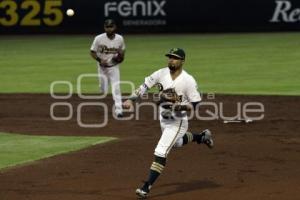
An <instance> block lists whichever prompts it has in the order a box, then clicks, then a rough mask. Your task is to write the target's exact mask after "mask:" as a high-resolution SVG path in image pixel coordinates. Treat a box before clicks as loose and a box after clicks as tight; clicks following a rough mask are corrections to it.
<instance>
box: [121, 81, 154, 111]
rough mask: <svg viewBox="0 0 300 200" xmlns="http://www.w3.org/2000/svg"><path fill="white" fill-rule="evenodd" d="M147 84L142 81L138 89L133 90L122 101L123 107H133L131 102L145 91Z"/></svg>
mask: <svg viewBox="0 0 300 200" xmlns="http://www.w3.org/2000/svg"><path fill="white" fill-rule="evenodd" d="M148 89H149V88H148V86H147V85H146V84H145V83H144V84H142V85H140V87H139V88H138V89H136V90H135V92H134V93H133V94H132V95H131V96H130V97H129V98H128V99H127V100H126V101H124V102H123V105H122V106H123V108H125V109H131V108H132V107H133V103H134V102H135V101H136V100H138V99H139V97H141V96H142V95H143V94H145V92H147V90H148Z"/></svg>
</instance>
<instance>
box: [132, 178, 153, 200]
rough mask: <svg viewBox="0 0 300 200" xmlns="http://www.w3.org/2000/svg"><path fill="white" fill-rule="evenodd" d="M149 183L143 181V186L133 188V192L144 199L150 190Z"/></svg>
mask: <svg viewBox="0 0 300 200" xmlns="http://www.w3.org/2000/svg"><path fill="white" fill-rule="evenodd" d="M150 188H151V185H149V183H148V182H145V183H144V185H143V187H141V188H138V189H136V190H135V194H136V195H137V196H138V199H146V198H147V196H148V194H149V192H150Z"/></svg>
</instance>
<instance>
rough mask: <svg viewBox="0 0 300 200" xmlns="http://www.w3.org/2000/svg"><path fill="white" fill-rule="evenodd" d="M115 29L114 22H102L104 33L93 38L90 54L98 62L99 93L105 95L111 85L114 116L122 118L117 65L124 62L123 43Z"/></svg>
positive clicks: (109, 20) (118, 66)
mask: <svg viewBox="0 0 300 200" xmlns="http://www.w3.org/2000/svg"><path fill="white" fill-rule="evenodd" d="M116 28H117V26H116V23H115V21H114V20H112V19H107V20H106V21H105V22H104V30H105V33H102V34H100V35H97V36H96V37H95V39H94V41H93V44H92V46H91V51H90V54H91V56H92V57H93V58H94V59H95V60H96V61H98V62H97V67H98V74H99V83H100V88H101V92H102V93H107V92H108V87H109V84H111V89H112V95H113V99H114V102H115V115H116V116H117V117H123V110H122V98H121V90H120V69H119V68H120V65H119V64H120V63H121V62H122V61H123V60H124V55H125V43H124V39H123V37H122V36H121V35H119V34H116Z"/></svg>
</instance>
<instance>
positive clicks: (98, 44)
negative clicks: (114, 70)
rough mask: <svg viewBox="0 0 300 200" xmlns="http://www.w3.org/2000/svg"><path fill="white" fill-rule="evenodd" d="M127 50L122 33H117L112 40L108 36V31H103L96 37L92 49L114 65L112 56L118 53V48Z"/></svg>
mask: <svg viewBox="0 0 300 200" xmlns="http://www.w3.org/2000/svg"><path fill="white" fill-rule="evenodd" d="M120 49H121V50H125V43H124V39H123V37H122V36H121V35H119V34H115V37H114V38H113V39H112V40H111V39H109V38H108V37H107V35H106V33H102V34H100V35H98V36H96V37H95V39H94V42H93V44H92V46H91V50H92V51H95V52H96V54H97V56H98V57H99V58H100V59H101V60H104V61H106V62H107V64H108V65H109V66H110V65H112V58H113V57H114V56H116V55H117V53H118V50H120Z"/></svg>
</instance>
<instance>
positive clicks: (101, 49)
mask: <svg viewBox="0 0 300 200" xmlns="http://www.w3.org/2000/svg"><path fill="white" fill-rule="evenodd" d="M98 52H100V53H104V54H115V53H118V49H117V48H115V47H112V48H108V47H107V46H106V45H100V46H99V48H98Z"/></svg>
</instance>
